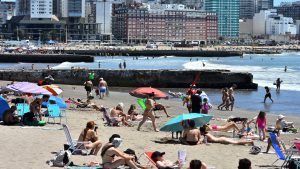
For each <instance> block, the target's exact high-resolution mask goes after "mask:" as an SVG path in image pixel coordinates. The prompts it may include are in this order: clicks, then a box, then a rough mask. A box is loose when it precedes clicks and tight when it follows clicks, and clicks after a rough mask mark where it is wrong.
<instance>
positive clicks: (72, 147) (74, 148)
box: [62, 124, 91, 154]
mask: <svg viewBox="0 0 300 169" xmlns="http://www.w3.org/2000/svg"><path fill="white" fill-rule="evenodd" d="M62 126H63V130H64V133H65V135H66V138H67V144H68V146H69V148H68V149H67V150H69V151H71V153H72V154H75V153H78V152H80V153H82V150H85V152H86V154H88V152H89V151H88V150H87V149H86V148H85V147H84V146H83V145H84V144H89V143H91V142H90V141H77V140H73V139H72V137H71V133H70V130H69V128H68V126H67V125H65V124H62Z"/></svg>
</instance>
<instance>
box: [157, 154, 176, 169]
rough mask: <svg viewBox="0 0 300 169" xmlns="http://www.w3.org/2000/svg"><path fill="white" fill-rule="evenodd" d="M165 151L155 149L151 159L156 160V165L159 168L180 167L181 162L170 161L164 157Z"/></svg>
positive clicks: (170, 168)
mask: <svg viewBox="0 0 300 169" xmlns="http://www.w3.org/2000/svg"><path fill="white" fill-rule="evenodd" d="M165 154H166V153H165V152H159V151H154V152H153V153H152V155H151V159H152V161H153V162H155V164H156V167H157V168H159V169H172V168H178V164H179V162H178V161H176V162H175V163H172V162H170V161H169V160H165V159H164V157H163V156H164V155H165Z"/></svg>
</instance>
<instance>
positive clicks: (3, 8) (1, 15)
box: [0, 0, 16, 25]
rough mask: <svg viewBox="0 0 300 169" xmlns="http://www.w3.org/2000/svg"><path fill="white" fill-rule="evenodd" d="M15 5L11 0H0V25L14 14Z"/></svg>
mask: <svg viewBox="0 0 300 169" xmlns="http://www.w3.org/2000/svg"><path fill="white" fill-rule="evenodd" d="M15 6H16V4H15V2H14V1H12V0H0V25H1V24H5V23H6V21H7V20H10V19H11V18H12V17H13V16H15V12H16V10H15Z"/></svg>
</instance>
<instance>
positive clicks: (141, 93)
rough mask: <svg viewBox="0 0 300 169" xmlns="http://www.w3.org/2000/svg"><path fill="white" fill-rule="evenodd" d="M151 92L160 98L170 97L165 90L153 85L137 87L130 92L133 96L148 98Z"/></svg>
mask: <svg viewBox="0 0 300 169" xmlns="http://www.w3.org/2000/svg"><path fill="white" fill-rule="evenodd" d="M151 93H153V94H154V97H155V98H156V99H160V98H163V99H168V95H167V94H165V93H164V92H162V91H160V90H158V89H156V88H152V87H140V88H137V89H135V90H132V91H131V92H129V94H130V95H131V96H134V97H138V98H146V97H147V95H148V94H151Z"/></svg>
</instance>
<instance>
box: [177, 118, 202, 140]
mask: <svg viewBox="0 0 300 169" xmlns="http://www.w3.org/2000/svg"><path fill="white" fill-rule="evenodd" d="M188 124H189V128H188V129H187V130H184V132H183V137H182V138H180V141H181V143H182V144H185V145H198V144H201V141H200V138H201V134H200V130H199V129H197V128H196V127H195V121H194V120H189V121H188Z"/></svg>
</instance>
